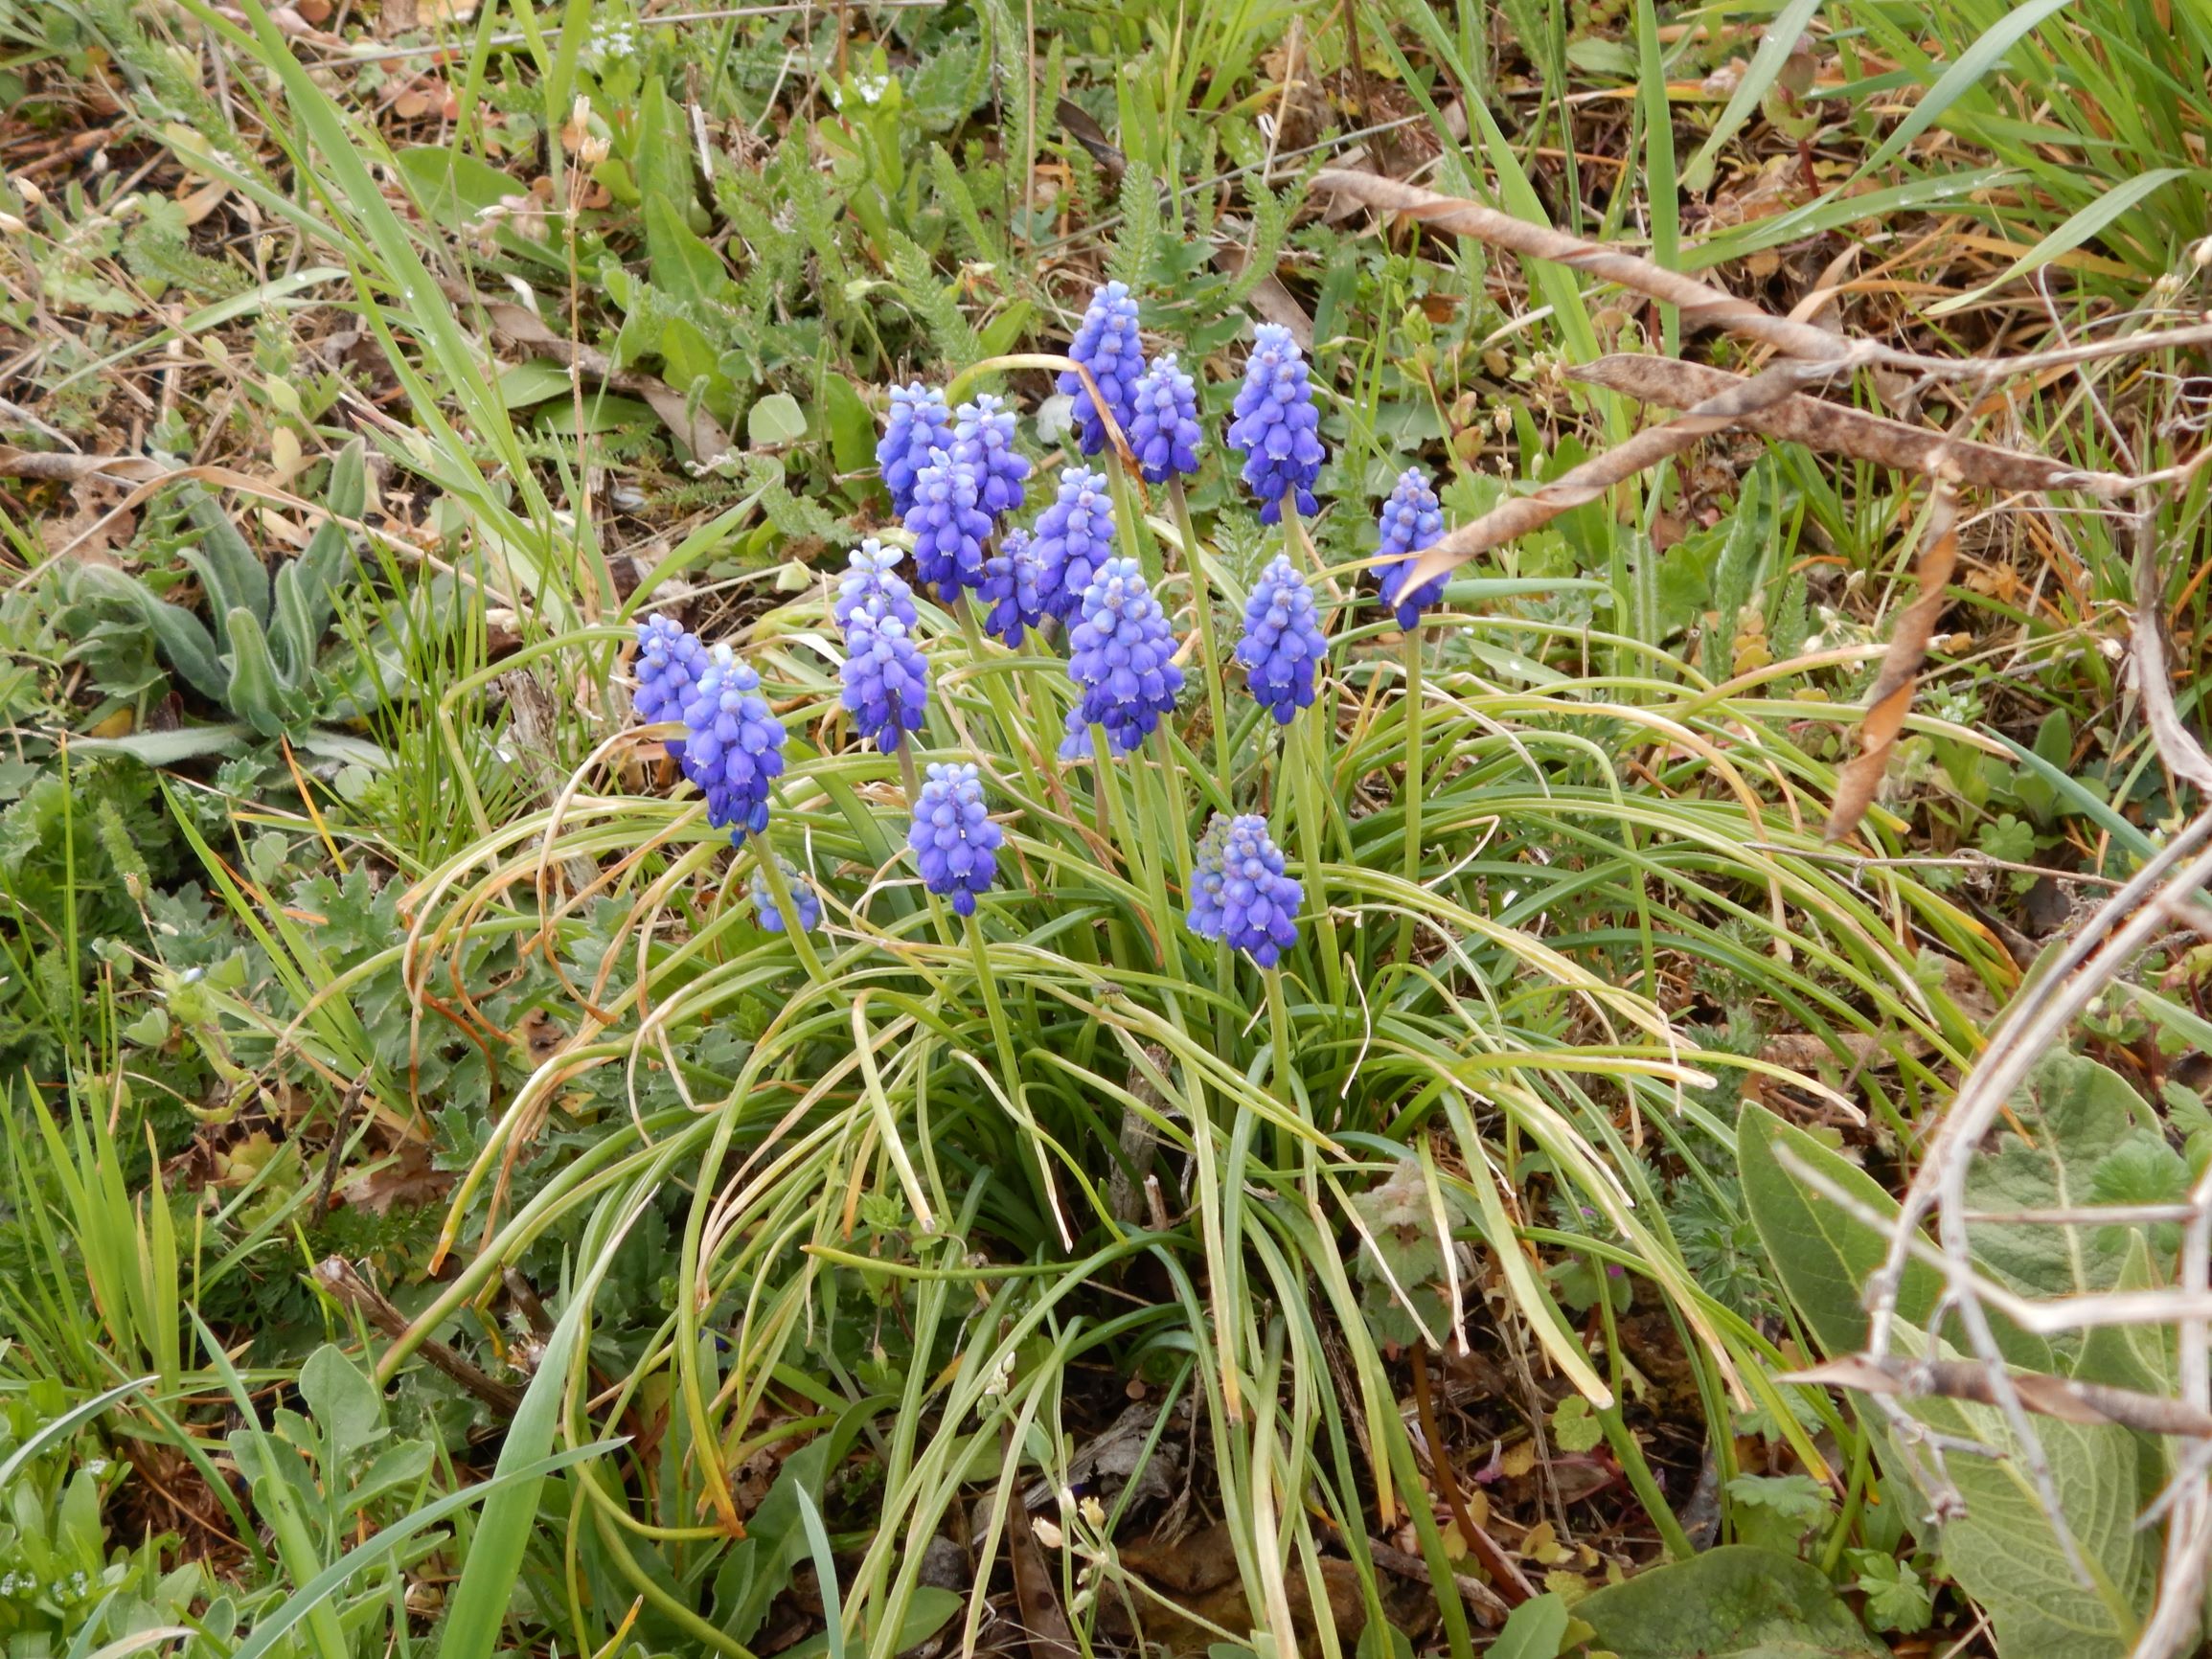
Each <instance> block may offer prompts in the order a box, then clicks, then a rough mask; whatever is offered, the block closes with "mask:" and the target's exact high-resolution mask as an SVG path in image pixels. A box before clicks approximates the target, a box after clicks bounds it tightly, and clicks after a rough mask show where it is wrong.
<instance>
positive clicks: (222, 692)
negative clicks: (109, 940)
mask: <svg viewBox="0 0 2212 1659" xmlns="http://www.w3.org/2000/svg"><path fill="white" fill-rule="evenodd" d="M87 568H88V571H89V573H90V575H91V577H92V579H93V580H95V581H97V582H98V583H99V584H100V585H101V586H102V587H103V588H105V589H106V590H107V591H108V592H110V593H112V594H114V595H115V596H116V598H118V599H120V600H122V601H123V602H125V603H126V604H128V605H129V606H130V607H131V609H132V610H134V611H136V612H137V613H138V616H139V619H140V620H141V621H142V622H144V623H145V624H146V625H147V626H148V627H149V628H151V629H152V630H153V637H154V640H155V642H156V643H157V644H159V645H160V647H161V654H162V655H163V656H165V657H167V658H168V659H169V665H170V667H171V668H172V669H174V670H176V671H177V672H178V673H180V674H182V675H183V676H184V677H185V679H186V681H187V682H188V683H189V684H190V685H191V686H192V688H193V690H194V691H195V692H197V693H200V695H201V696H203V697H212V698H214V699H215V700H216V701H217V702H221V701H223V700H224V699H225V697H226V696H227V695H228V693H229V691H230V675H229V673H228V672H226V671H225V670H224V669H223V666H222V664H221V662H220V661H219V660H218V659H217V654H216V644H215V641H214V640H213V639H211V638H210V637H209V635H208V631H207V629H206V628H204V627H202V626H201V625H200V624H199V621H198V619H197V618H195V617H194V615H193V614H192V612H190V611H188V610H186V609H185V608H184V607H183V606H182V605H174V604H165V603H163V602H161V601H160V600H158V599H156V598H154V597H153V595H152V594H150V593H148V592H147V590H146V589H145V588H144V587H142V586H140V585H139V584H138V583H137V582H136V581H133V580H131V579H130V578H129V577H127V576H125V575H124V574H123V572H121V571H119V570H110V569H109V568H108V567H106V566H105V565H92V566H88V567H87Z"/></svg>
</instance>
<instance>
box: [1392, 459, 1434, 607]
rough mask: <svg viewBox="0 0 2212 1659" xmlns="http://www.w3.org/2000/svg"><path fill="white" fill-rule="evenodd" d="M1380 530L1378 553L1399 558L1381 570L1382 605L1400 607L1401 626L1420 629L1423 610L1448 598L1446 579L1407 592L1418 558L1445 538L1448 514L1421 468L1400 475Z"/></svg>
mask: <svg viewBox="0 0 2212 1659" xmlns="http://www.w3.org/2000/svg"><path fill="white" fill-rule="evenodd" d="M1377 528H1378V529H1379V530H1380V534H1381V540H1380V544H1379V545H1378V547H1377V549H1376V551H1377V552H1379V553H1386V554H1391V555H1394V556H1395V557H1396V559H1397V562H1396V563H1394V564H1386V565H1383V566H1382V567H1381V572H1382V602H1383V603H1384V604H1386V605H1392V606H1394V607H1396V609H1397V612H1398V625H1399V626H1400V627H1402V628H1408V629H1410V628H1416V627H1419V626H1420V625H1421V613H1422V611H1423V609H1425V607H1426V606H1428V605H1432V604H1434V603H1435V602H1437V601H1438V600H1439V599H1441V598H1443V597H1444V578H1442V577H1441V576H1439V577H1432V578H1430V579H1429V580H1427V581H1425V582H1423V583H1422V584H1421V585H1420V586H1419V587H1417V588H1415V589H1414V590H1413V591H1412V592H1411V593H1406V592H1404V591H1403V589H1404V586H1405V579H1406V577H1407V576H1409V575H1411V574H1412V570H1413V561H1414V557H1415V556H1416V555H1418V554H1421V553H1424V552H1425V551H1426V550H1427V549H1429V548H1431V547H1433V546H1435V545H1436V544H1437V542H1439V541H1441V540H1442V539H1443V538H1444V511H1443V509H1442V508H1441V507H1440V506H1439V505H1438V504H1437V500H1436V491H1435V490H1433V489H1429V488H1428V480H1427V479H1425V478H1424V477H1422V475H1421V472H1420V470H1419V469H1418V468H1416V467H1408V468H1407V469H1406V470H1405V471H1404V472H1402V473H1400V474H1399V477H1398V482H1397V483H1396V484H1395V485H1393V486H1392V487H1391V490H1390V498H1389V499H1388V500H1387V501H1385V502H1383V504H1382V513H1381V516H1380V519H1379V520H1378V523H1377Z"/></svg>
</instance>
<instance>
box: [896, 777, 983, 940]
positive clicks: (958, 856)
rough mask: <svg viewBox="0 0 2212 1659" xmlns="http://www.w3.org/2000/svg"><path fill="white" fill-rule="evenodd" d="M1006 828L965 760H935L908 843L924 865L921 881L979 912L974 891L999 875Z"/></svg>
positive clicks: (956, 906)
mask: <svg viewBox="0 0 2212 1659" xmlns="http://www.w3.org/2000/svg"><path fill="white" fill-rule="evenodd" d="M1005 839H1006V831H1005V830H1001V829H1000V828H999V827H998V826H997V825H995V824H993V823H992V821H991V815H990V813H989V812H988V811H987V810H986V809H985V807H984V802H983V784H982V783H981V782H980V781H979V780H978V779H977V777H976V773H975V768H974V766H972V765H970V764H967V763H964V762H949V761H931V762H930V764H929V775H928V781H927V782H925V783H924V784H923V785H922V793H921V797H920V799H918V800H917V801H916V802H915V803H914V823H913V826H912V827H911V828H910V829H909V830H907V832H906V845H907V846H909V847H911V848H912V849H913V850H914V853H915V861H916V863H918V864H919V865H920V866H921V869H922V884H923V885H924V887H926V888H928V889H929V891H930V892H932V893H935V894H937V895H939V896H940V897H943V898H949V899H950V900H951V901H952V908H953V910H954V911H956V912H957V913H958V914H960V915H962V916H973V915H974V914H975V896H976V895H977V894H979V893H982V892H984V891H986V890H987V889H988V888H989V887H990V886H991V884H992V882H993V881H994V880H996V879H997V876H998V848H999V844H1000V843H1001V842H1003V841H1004V840H1005Z"/></svg>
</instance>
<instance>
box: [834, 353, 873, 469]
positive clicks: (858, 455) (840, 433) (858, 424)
mask: <svg viewBox="0 0 2212 1659" xmlns="http://www.w3.org/2000/svg"><path fill="white" fill-rule="evenodd" d="M822 406H823V410H824V412H825V414H827V416H828V417H829V427H830V459H831V460H832V462H834V463H835V465H836V467H837V470H838V471H839V472H866V471H868V470H869V469H870V468H872V467H873V466H875V465H876V417H875V416H874V414H872V413H871V412H870V411H869V408H868V405H867V404H866V403H864V402H862V401H861V398H860V394H859V393H858V392H857V391H856V390H855V388H854V385H853V382H852V381H850V380H848V379H847V378H846V377H845V376H844V375H825V376H823V379H822Z"/></svg>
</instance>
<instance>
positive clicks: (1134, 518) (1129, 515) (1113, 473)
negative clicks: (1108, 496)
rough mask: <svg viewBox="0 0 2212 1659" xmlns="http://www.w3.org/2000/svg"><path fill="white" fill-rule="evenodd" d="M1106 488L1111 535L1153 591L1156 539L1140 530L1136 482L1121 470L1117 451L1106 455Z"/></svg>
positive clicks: (1159, 569)
mask: <svg viewBox="0 0 2212 1659" xmlns="http://www.w3.org/2000/svg"><path fill="white" fill-rule="evenodd" d="M1106 489H1108V490H1109V491H1111V492H1112V495H1113V498H1114V539H1115V540H1116V541H1118V542H1120V543H1121V547H1122V552H1123V553H1124V554H1126V555H1128V556H1129V557H1132V558H1134V559H1135V560H1136V561H1137V568H1138V569H1139V570H1142V571H1143V572H1144V573H1145V585H1146V586H1147V587H1149V588H1151V589H1152V591H1153V592H1154V593H1155V594H1156V593H1158V592H1159V590H1160V576H1161V574H1162V564H1161V559H1160V548H1159V543H1158V542H1156V541H1155V540H1153V539H1152V537H1151V536H1149V535H1147V534H1145V533H1144V530H1145V521H1144V516H1143V514H1142V513H1140V512H1139V511H1137V492H1136V486H1135V485H1134V484H1133V483H1132V482H1131V481H1130V479H1129V473H1128V472H1126V471H1125V470H1123V467H1122V463H1121V457H1119V456H1118V455H1109V456H1108V457H1107V458H1106Z"/></svg>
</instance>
